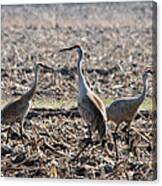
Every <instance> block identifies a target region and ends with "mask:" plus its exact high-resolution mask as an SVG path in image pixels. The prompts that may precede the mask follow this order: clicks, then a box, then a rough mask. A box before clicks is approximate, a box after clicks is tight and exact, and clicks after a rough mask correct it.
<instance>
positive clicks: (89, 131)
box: [72, 124, 93, 161]
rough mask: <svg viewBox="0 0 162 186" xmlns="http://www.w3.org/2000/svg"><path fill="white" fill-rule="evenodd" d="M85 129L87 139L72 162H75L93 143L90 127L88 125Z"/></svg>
mask: <svg viewBox="0 0 162 186" xmlns="http://www.w3.org/2000/svg"><path fill="white" fill-rule="evenodd" d="M87 127H88V133H89V138H88V139H87V140H86V142H85V144H84V146H83V147H82V148H81V150H80V151H79V152H78V154H77V155H76V156H75V157H74V158H73V159H72V160H73V161H75V160H76V159H77V158H78V157H79V156H80V154H81V153H82V152H83V151H84V150H85V149H86V148H87V147H88V146H89V145H90V144H91V145H92V144H93V141H92V132H91V125H90V124H87Z"/></svg>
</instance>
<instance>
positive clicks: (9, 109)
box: [1, 98, 29, 123]
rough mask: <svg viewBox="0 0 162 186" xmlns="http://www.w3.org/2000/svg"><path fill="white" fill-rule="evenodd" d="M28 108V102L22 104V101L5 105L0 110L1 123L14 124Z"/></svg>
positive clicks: (18, 100)
mask: <svg viewBox="0 0 162 186" xmlns="http://www.w3.org/2000/svg"><path fill="white" fill-rule="evenodd" d="M28 107H29V103H28V102H23V101H22V99H21V98H20V99H17V100H15V101H13V102H11V103H9V104H7V105H6V106H5V107H4V108H3V109H2V110H1V117H2V120H1V122H2V123H8V122H15V121H17V119H21V118H22V117H23V115H24V114H25V113H26V111H27V109H28Z"/></svg>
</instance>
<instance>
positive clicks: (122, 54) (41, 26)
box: [1, 2, 156, 180]
mask: <svg viewBox="0 0 162 186" xmlns="http://www.w3.org/2000/svg"><path fill="white" fill-rule="evenodd" d="M1 15H2V16H1V22H2V23H1V94H2V96H1V98H2V99H1V103H2V105H3V104H6V103H7V102H9V101H11V100H14V99H15V98H17V97H18V96H21V95H22V94H23V93H24V92H26V91H27V90H28V89H29V88H30V87H31V84H32V81H33V78H34V67H35V64H36V63H37V62H42V63H45V64H47V65H49V66H51V67H52V68H53V69H54V73H53V74H52V73H44V74H42V75H41V76H40V81H39V85H38V88H37V91H36V94H35V96H34V99H33V103H32V109H30V112H29V114H28V116H27V118H26V122H25V124H24V128H25V132H26V134H27V135H28V136H29V140H27V139H26V140H25V144H22V142H21V140H20V134H19V124H18V123H15V124H14V125H13V127H12V133H11V135H10V139H9V142H8V143H7V144H6V131H5V128H6V127H7V126H4V125H2V126H1V175H2V176H9V177H10V176H14V177H56V178H90V179H130V180H152V179H154V178H155V167H156V163H155V160H156V158H155V157H156V156H155V144H154V143H153V142H154V140H155V138H156V137H155V134H156V133H155V128H156V125H155V122H154V117H155V115H156V114H155V111H154V106H153V104H152V95H153V88H152V84H153V78H152V77H149V81H148V86H147V94H146V99H145V101H144V103H143V104H142V106H141V107H140V111H139V114H137V116H136V118H135V120H134V121H133V122H132V126H133V127H134V128H136V129H138V131H139V132H140V134H143V135H144V138H142V137H141V136H140V135H138V134H136V133H135V132H134V131H133V130H131V132H130V140H131V149H130V150H131V152H130V154H129V157H128V147H127V145H126V140H127V138H126V131H125V130H124V129H125V128H124V126H125V123H123V124H121V126H120V129H119V133H118V142H117V143H118V149H119V155H120V160H119V162H116V161H115V151H114V142H113V139H112V138H113V134H114V129H115V127H114V125H113V123H112V122H108V123H107V143H106V146H105V149H104V150H103V151H102V149H101V147H100V145H98V144H96V145H94V146H93V147H88V148H87V149H86V150H85V151H84V152H83V153H82V154H81V155H80V157H79V158H78V160H77V161H72V158H73V157H74V156H75V155H76V154H77V152H78V151H79V149H80V147H81V146H82V145H83V143H84V139H85V138H86V133H87V132H86V131H87V129H86V126H85V125H84V122H83V120H81V118H80V116H79V113H78V111H77V107H76V98H77V94H78V81H77V73H76V63H75V61H76V57H77V56H76V53H75V52H72V53H64V54H59V53H58V50H59V49H60V48H62V47H68V46H71V45H74V44H80V45H81V46H82V48H83V49H84V63H83V69H84V74H85V76H86V78H87V79H89V82H90V84H91V88H92V89H93V90H94V91H95V92H96V93H97V94H98V95H99V96H100V97H101V98H102V99H103V101H104V103H105V104H110V103H111V101H112V100H114V99H116V98H121V97H129V96H136V95H138V94H140V93H141V91H142V88H143V84H142V73H143V72H144V70H145V68H146V67H148V66H149V67H151V66H152V63H153V57H152V47H153V42H152V37H153V33H152V3H151V2H149V3H148V2H147V3H146V2H145V3H144V2H143V3H103V4H66V5H62V4H57V5H31V6H29V5H28V6H2V8H1ZM95 137H96V135H95V134H94V138H95Z"/></svg>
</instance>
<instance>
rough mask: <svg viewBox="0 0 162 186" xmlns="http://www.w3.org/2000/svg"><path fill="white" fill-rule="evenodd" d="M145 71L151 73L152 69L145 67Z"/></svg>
mask: <svg viewBox="0 0 162 186" xmlns="http://www.w3.org/2000/svg"><path fill="white" fill-rule="evenodd" d="M145 72H146V73H150V74H153V70H152V69H151V68H150V67H148V68H146V69H145Z"/></svg>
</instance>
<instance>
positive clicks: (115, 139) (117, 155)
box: [114, 124, 119, 161]
mask: <svg viewBox="0 0 162 186" xmlns="http://www.w3.org/2000/svg"><path fill="white" fill-rule="evenodd" d="M118 128H119V124H117V125H116V128H115V136H114V144H115V153H116V161H118V160H119V154H118V147H117V143H116V141H117V131H118Z"/></svg>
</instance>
